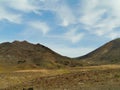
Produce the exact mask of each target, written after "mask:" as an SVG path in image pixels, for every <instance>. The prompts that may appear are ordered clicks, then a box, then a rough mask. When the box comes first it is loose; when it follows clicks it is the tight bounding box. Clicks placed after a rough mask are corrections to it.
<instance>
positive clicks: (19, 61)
mask: <svg viewBox="0 0 120 90" xmlns="http://www.w3.org/2000/svg"><path fill="white" fill-rule="evenodd" d="M76 65H78V63H77V62H76V61H73V60H72V59H71V58H69V57H65V56H61V55H59V54H57V53H56V52H54V51H52V50H51V49H49V48H47V47H45V46H43V45H41V44H32V43H29V42H27V41H14V42H12V43H10V42H5V43H1V44H0V68H3V67H6V68H9V67H13V68H15V69H17V68H19V69H26V68H27V69H28V68H61V67H72V66H76Z"/></svg>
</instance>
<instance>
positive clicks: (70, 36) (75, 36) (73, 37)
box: [63, 28, 84, 43]
mask: <svg viewBox="0 0 120 90" xmlns="http://www.w3.org/2000/svg"><path fill="white" fill-rule="evenodd" d="M63 37H64V39H67V40H69V41H71V42H72V43H77V42H79V41H80V40H81V39H82V38H83V37H84V33H80V32H78V28H72V29H71V30H68V31H67V32H66V33H65V34H64V36H63Z"/></svg>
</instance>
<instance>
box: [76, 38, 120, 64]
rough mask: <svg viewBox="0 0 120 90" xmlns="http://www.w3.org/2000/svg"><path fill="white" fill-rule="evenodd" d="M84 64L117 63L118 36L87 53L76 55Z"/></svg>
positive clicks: (119, 47) (119, 52)
mask: <svg viewBox="0 0 120 90" xmlns="http://www.w3.org/2000/svg"><path fill="white" fill-rule="evenodd" d="M77 60H80V61H81V62H82V63H84V64H86V65H100V64H119V63H120V38H118V39H115V40H112V41H110V42H108V43H107V44H105V45H103V46H101V47H100V48H98V49H96V50H95V51H93V52H90V53H89V54H87V55H85V56H82V57H78V58H77Z"/></svg>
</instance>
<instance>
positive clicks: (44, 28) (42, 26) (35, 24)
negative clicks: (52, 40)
mask: <svg viewBox="0 0 120 90" xmlns="http://www.w3.org/2000/svg"><path fill="white" fill-rule="evenodd" d="M28 27H29V28H32V29H33V30H34V31H35V30H37V31H39V32H42V33H43V34H44V35H45V34H46V33H48V32H49V30H50V27H49V26H48V25H47V23H45V22H41V21H31V22H29V23H28Z"/></svg>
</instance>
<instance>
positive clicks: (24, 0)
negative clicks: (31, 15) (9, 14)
mask: <svg viewBox="0 0 120 90" xmlns="http://www.w3.org/2000/svg"><path fill="white" fill-rule="evenodd" d="M34 2H36V0H10V1H9V0H5V1H3V4H4V6H7V7H10V8H12V9H15V10H18V11H22V12H36V11H37V10H38V9H39V7H38V6H37V5H36V4H35V3H34Z"/></svg>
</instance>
